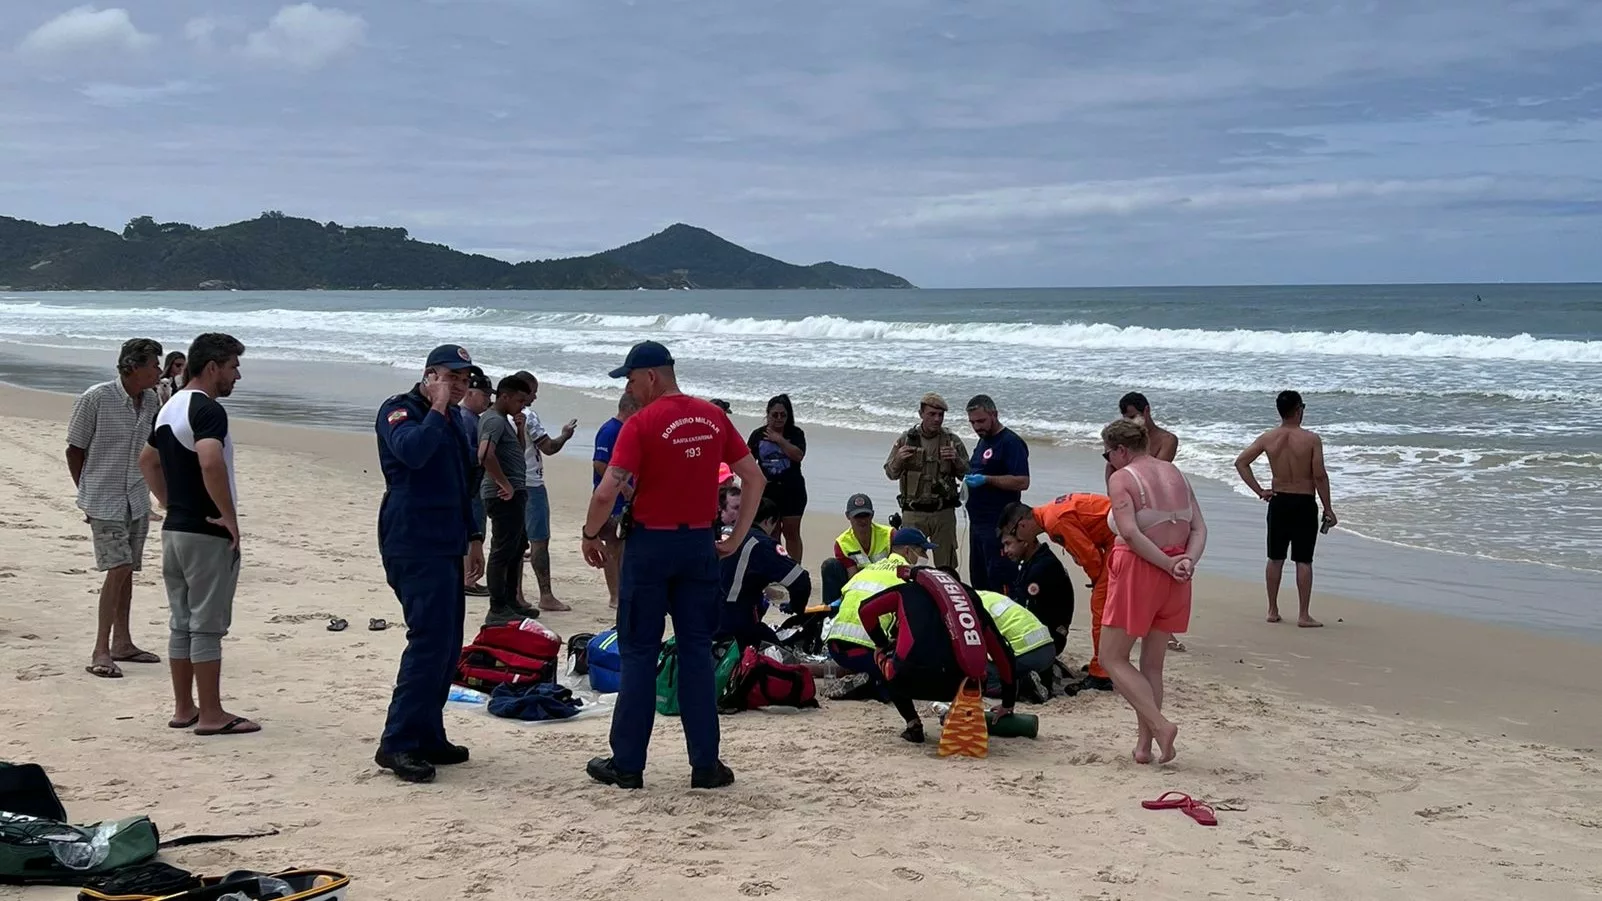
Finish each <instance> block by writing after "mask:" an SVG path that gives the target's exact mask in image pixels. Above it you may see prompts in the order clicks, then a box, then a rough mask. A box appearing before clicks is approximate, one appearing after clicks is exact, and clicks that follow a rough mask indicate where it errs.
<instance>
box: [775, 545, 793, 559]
mask: <svg viewBox="0 0 1602 901" xmlns="http://www.w3.org/2000/svg"><path fill="white" fill-rule="evenodd" d="M773 549H774V550H776V551H778V552H779V556H780V557H788V556H790V552H789V551H787V550H785V549H784V545H782V544H776V545H774V546H773Z"/></svg>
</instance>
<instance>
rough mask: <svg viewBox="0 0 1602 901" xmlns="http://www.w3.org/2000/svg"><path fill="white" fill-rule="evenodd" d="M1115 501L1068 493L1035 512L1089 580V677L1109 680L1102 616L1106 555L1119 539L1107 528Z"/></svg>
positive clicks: (1105, 595) (1095, 495)
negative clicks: (1103, 658) (1103, 662)
mask: <svg viewBox="0 0 1602 901" xmlns="http://www.w3.org/2000/svg"><path fill="white" fill-rule="evenodd" d="M1111 512H1112V501H1111V500H1110V499H1109V498H1108V497H1107V496H1106V495H1105V494H1065V495H1063V496H1061V497H1059V498H1057V499H1056V500H1054V501H1052V502H1051V503H1049V504H1041V505H1040V506H1038V507H1036V508H1035V509H1034V513H1035V522H1036V523H1037V524H1038V525H1039V526H1040V528H1041V529H1042V530H1044V531H1045V533H1046V534H1047V535H1049V536H1050V537H1051V540H1052V541H1055V542H1056V543H1057V544H1058V545H1061V546H1062V548H1063V549H1064V550H1066V551H1067V552H1068V555H1069V556H1070V557H1073V558H1074V563H1076V564H1078V565H1079V568H1080V569H1082V570H1084V571H1085V575H1087V576H1089V577H1090V581H1091V583H1092V584H1093V585H1094V587H1093V588H1092V589H1091V591H1090V643H1091V648H1092V651H1091V657H1090V675H1092V676H1097V677H1099V678H1103V679H1105V678H1107V671H1106V670H1104V669H1102V668H1101V616H1102V612H1103V610H1104V609H1105V608H1106V606H1107V555H1108V554H1110V553H1112V548H1113V542H1114V541H1115V540H1116V539H1117V536H1116V535H1114V534H1113V531H1112V528H1111V527H1110V526H1108V525H1107V515H1108V514H1109V513H1111Z"/></svg>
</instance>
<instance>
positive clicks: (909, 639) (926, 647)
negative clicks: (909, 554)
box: [861, 567, 1051, 744]
mask: <svg viewBox="0 0 1602 901" xmlns="http://www.w3.org/2000/svg"><path fill="white" fill-rule="evenodd" d="M909 575H910V577H911V578H910V581H908V582H906V583H903V584H902V585H899V586H895V587H892V588H890V589H888V590H886V591H882V592H880V593H879V594H877V595H875V596H873V597H872V598H870V599H869V600H868V601H867V602H865V603H864V604H863V605H862V609H861V616H862V625H863V628H864V629H865V630H866V631H867V633H868V638H869V639H870V640H871V641H872V642H873V647H874V648H875V649H876V650H875V653H874V659H875V662H876V663H877V664H878V667H879V672H880V674H881V675H882V676H883V678H884V684H885V686H886V688H888V689H889V693H890V702H891V703H892V704H894V705H895V707H896V712H897V713H900V714H901V718H902V719H903V720H904V721H906V729H905V730H904V731H903V732H902V733H901V737H902V738H903V739H904V740H906V741H909V742H912V743H914V744H922V743H923V740H924V732H923V720H922V719H920V718H919V717H918V711H917V708H915V707H913V706H912V702H913V701H945V700H950V699H952V698H954V697H955V696H956V694H957V691H958V690H959V689H960V688H961V687H962V684H963V682H964V681H965V680H974V681H975V682H976V683H977V684H978V686H979V687H981V688H982V683H983V681H984V679H985V676H986V673H987V668H988V666H989V665H990V664H991V663H994V665H995V672H996V679H997V681H998V682H999V683H1000V686H999V691H1000V694H1001V706H1000V707H997V708H995V710H994V711H993V712H994V714H995V716H997V717H1002V716H1005V715H1007V714H1009V713H1011V712H1012V709H1013V707H1014V705H1016V704H1017V701H1018V680H1017V669H1016V667H1017V661H1016V660H1015V659H1014V658H1013V655H1012V649H1011V647H1010V646H1008V644H1007V641H1006V639H1005V638H1004V637H1003V636H1002V634H1001V630H1000V629H999V628H997V626H996V621H995V620H994V619H993V618H991V615H990V612H989V611H988V610H986V609H985V607H984V604H983V602H982V601H980V600H979V599H978V597H977V594H976V593H975V592H972V591H970V590H969V588H968V586H965V585H963V584H962V583H961V582H959V581H958V580H957V578H956V577H955V576H953V575H951V574H950V573H948V572H942V571H940V570H935V569H930V568H928V567H920V568H917V569H913V570H912V571H911V572H910V574H909ZM931 586H933V587H931ZM948 586H949V587H948ZM886 622H889V623H891V624H893V625H894V629H895V631H894V636H893V637H892V635H891V634H890V631H889V629H888V628H887V627H886V625H885V623H886ZM1050 646H1051V642H1050V641H1049V640H1048V641H1047V642H1046V647H1050Z"/></svg>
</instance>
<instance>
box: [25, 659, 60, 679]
mask: <svg viewBox="0 0 1602 901" xmlns="http://www.w3.org/2000/svg"><path fill="white" fill-rule="evenodd" d="M61 674H62V671H61V670H59V669H56V668H55V666H54V665H53V664H49V663H35V664H33V665H32V666H25V667H23V668H22V669H19V670H17V681H18V682H37V681H39V680H40V679H47V678H49V677H51V676H59V675H61Z"/></svg>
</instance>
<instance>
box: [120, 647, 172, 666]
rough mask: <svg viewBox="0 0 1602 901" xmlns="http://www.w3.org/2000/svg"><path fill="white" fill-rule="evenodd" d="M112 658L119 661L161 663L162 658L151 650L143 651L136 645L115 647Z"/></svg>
mask: <svg viewBox="0 0 1602 901" xmlns="http://www.w3.org/2000/svg"><path fill="white" fill-rule="evenodd" d="M111 659H112V660H115V661H117V662H119V663H160V662H161V658H160V657H157V656H156V655H155V654H152V653H151V652H149V651H142V650H140V649H139V648H137V647H135V646H134V645H131V644H130V645H128V646H127V647H121V648H119V647H113V648H112V649H111Z"/></svg>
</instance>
